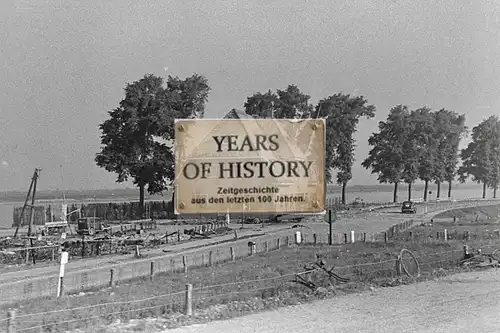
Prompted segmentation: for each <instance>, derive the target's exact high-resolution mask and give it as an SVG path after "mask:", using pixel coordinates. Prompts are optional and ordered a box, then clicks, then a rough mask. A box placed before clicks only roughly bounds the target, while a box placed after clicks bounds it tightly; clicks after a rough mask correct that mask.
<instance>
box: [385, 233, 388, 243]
mask: <svg viewBox="0 0 500 333" xmlns="http://www.w3.org/2000/svg"><path fill="white" fill-rule="evenodd" d="M388 240H389V239H388V236H387V232H384V243H387V241H388Z"/></svg>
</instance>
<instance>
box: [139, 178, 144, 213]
mask: <svg viewBox="0 0 500 333" xmlns="http://www.w3.org/2000/svg"><path fill="white" fill-rule="evenodd" d="M144 187H145V184H139V214H140V218H143V216H142V214H143V213H144Z"/></svg>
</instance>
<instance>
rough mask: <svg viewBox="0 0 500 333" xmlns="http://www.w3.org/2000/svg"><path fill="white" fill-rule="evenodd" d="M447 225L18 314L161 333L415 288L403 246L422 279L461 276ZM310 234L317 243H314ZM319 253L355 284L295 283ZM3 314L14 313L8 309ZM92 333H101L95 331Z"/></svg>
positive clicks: (171, 278)
mask: <svg viewBox="0 0 500 333" xmlns="http://www.w3.org/2000/svg"><path fill="white" fill-rule="evenodd" d="M446 227H447V226H446V225H445V224H444V225H442V224H440V223H434V224H433V225H432V226H421V227H416V228H412V229H411V230H409V231H405V232H402V233H401V234H399V235H397V237H395V239H394V240H391V241H389V242H388V243H383V242H382V243H354V244H348V245H342V246H327V245H323V244H317V245H310V244H303V245H300V246H295V247H289V248H283V249H281V250H280V251H271V252H268V253H260V254H256V255H255V256H253V257H247V258H244V259H241V260H237V261H236V262H227V263H224V264H219V265H215V266H212V267H199V268H196V269H192V270H190V271H189V272H187V274H184V273H170V274H164V275H157V276H155V279H154V281H149V280H139V281H137V280H136V281H130V282H129V283H123V284H121V285H119V286H116V287H114V288H108V289H105V290H101V291H94V292H92V291H89V292H87V293H85V294H81V295H70V296H65V297H63V298H60V299H54V298H45V299H39V300H36V301H25V302H20V303H18V304H15V305H13V307H15V308H17V309H18V310H17V317H18V319H17V321H18V325H20V326H18V327H19V328H27V327H37V326H39V325H46V326H44V329H45V330H41V329H40V328H38V327H37V328H36V329H35V330H32V331H34V332H40V331H42V332H64V331H66V330H69V329H76V328H88V327H97V326H100V325H105V326H107V329H108V331H104V330H102V331H103V332H111V331H112V327H113V326H112V325H111V326H109V324H110V323H112V322H113V321H115V320H117V319H120V320H128V319H133V318H147V317H159V318H161V319H160V320H156V321H138V322H136V323H137V325H138V326H140V327H137V328H134V329H133V330H135V331H138V330H140V329H141V327H142V328H145V325H146V326H147V325H157V327H156V328H158V329H160V328H163V327H175V326H179V325H186V324H191V323H196V322H205V321H209V320H217V319H223V318H228V317H233V316H238V315H241V314H244V313H248V312H253V311H259V310H264V309H270V308H274V307H278V306H284V305H290V304H298V303H301V302H308V301H311V300H314V299H319V298H324V297H331V296H334V295H338V294H339V293H345V292H352V291H359V290H363V289H366V288H376V287H383V286H391V285H397V284H400V283H407V282H411V279H409V278H405V277H403V276H398V274H397V271H396V265H395V263H396V261H395V259H396V258H397V256H398V254H399V252H400V251H401V249H402V248H407V249H410V250H411V251H412V252H413V253H414V254H415V255H416V256H417V257H418V260H419V263H420V266H421V270H422V276H421V277H420V279H426V278H432V277H436V276H440V275H443V274H447V273H449V272H453V271H456V270H457V267H458V266H457V263H458V262H459V260H460V259H461V258H462V251H463V249H462V248H463V245H464V244H465V241H464V240H462V239H452V240H448V241H444V240H442V239H441V240H439V239H436V238H435V237H430V236H432V235H433V234H436V233H437V232H438V231H440V232H441V231H443V229H444V228H446ZM491 227H492V226H491V224H477V225H476V228H475V229H470V228H469V231H470V233H471V238H470V240H469V241H468V242H467V244H468V245H470V246H472V247H479V246H481V248H482V249H484V250H486V251H487V249H488V248H493V247H495V246H497V245H499V246H500V238H498V237H495V235H489V234H488V235H486V234H485V233H484V230H487V229H488V230H489V229H491ZM410 232H411V237H409V235H410ZM310 236H311V235H308V239H309V240H311V239H312V237H310ZM316 255H320V256H321V257H322V258H323V259H324V260H325V261H326V263H327V265H328V266H332V265H335V266H336V269H335V272H336V273H338V274H339V275H341V276H345V277H348V278H350V282H348V283H344V284H334V285H331V284H330V281H329V280H328V279H327V278H326V275H325V274H323V275H321V274H319V273H318V275H317V276H316V277H313V279H314V281H316V283H317V284H318V285H319V286H322V287H323V288H320V289H318V290H316V291H312V290H309V289H307V288H305V287H300V286H299V285H297V284H293V283H291V282H290V281H291V280H293V279H294V273H298V272H303V270H304V268H303V266H304V265H305V264H307V263H310V262H313V261H315V259H316ZM187 283H190V284H192V285H193V304H194V315H193V316H191V317H186V316H184V315H182V311H183V304H184V303H183V302H184V294H185V292H184V290H185V288H186V284H187ZM172 293H174V294H172ZM3 310H4V311H5V312H6V310H7V309H6V308H4V309H3ZM36 313H38V314H36ZM23 316H26V317H23ZM23 318H24V320H23ZM147 323H149V324H147ZM134 325H135V324H134ZM134 325H132V326H134ZM137 325H136V326H137ZM143 326H144V327H143ZM134 327H135V326H134ZM131 329H132V328H131ZM91 331H92V332H93V331H95V328H94V329H93V330H89V331H88V332H91ZM120 331H123V327H122V330H120Z"/></svg>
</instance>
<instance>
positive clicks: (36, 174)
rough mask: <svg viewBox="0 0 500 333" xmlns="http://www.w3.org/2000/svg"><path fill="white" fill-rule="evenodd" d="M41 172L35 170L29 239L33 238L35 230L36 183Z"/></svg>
mask: <svg viewBox="0 0 500 333" xmlns="http://www.w3.org/2000/svg"><path fill="white" fill-rule="evenodd" d="M39 172H40V169H35V173H34V174H33V178H32V181H33V194H32V196H31V215H30V220H29V221H30V222H29V225H28V237H31V230H32V228H33V220H34V218H35V195H36V183H37V180H38V177H39Z"/></svg>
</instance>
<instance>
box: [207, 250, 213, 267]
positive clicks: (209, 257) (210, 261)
mask: <svg viewBox="0 0 500 333" xmlns="http://www.w3.org/2000/svg"><path fill="white" fill-rule="evenodd" d="M212 257H213V252H212V251H210V252H208V266H212V264H213V258H212Z"/></svg>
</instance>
